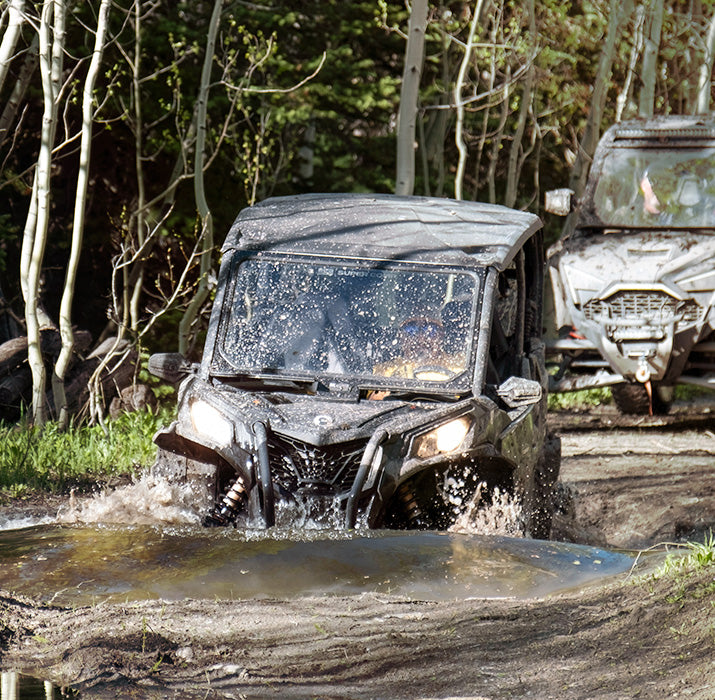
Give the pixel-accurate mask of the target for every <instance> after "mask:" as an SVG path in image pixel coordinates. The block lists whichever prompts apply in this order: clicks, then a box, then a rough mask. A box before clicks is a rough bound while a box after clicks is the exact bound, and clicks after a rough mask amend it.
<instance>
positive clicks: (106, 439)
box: [0, 408, 174, 495]
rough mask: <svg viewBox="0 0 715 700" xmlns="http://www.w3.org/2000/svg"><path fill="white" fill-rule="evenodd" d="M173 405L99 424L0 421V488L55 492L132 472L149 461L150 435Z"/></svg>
mask: <svg viewBox="0 0 715 700" xmlns="http://www.w3.org/2000/svg"><path fill="white" fill-rule="evenodd" d="M173 412H174V409H167V408H163V409H160V410H159V411H158V412H157V413H152V412H151V411H148V410H143V411H136V412H133V413H125V414H122V415H121V416H120V417H119V418H117V419H116V420H113V421H109V422H108V423H107V424H106V428H107V432H106V433H105V431H104V430H103V429H102V427H101V426H98V425H96V426H80V427H76V426H70V428H69V429H68V430H66V431H64V432H63V431H61V430H60V429H59V427H58V425H57V424H56V423H52V422H50V423H48V424H46V425H45V426H44V427H43V428H42V429H40V428H35V427H31V426H28V425H26V424H18V425H0V445H2V449H0V489H2V490H3V491H5V492H6V493H8V494H9V495H21V494H22V493H23V492H25V491H27V490H40V489H41V490H44V491H50V492H59V491H62V490H64V489H66V488H67V487H68V486H71V485H73V484H78V483H87V482H91V481H96V480H99V479H102V478H106V477H108V476H112V475H117V474H130V473H133V472H135V471H136V470H137V469H138V468H140V467H143V466H148V465H151V464H152V462H153V461H154V457H155V456H156V446H155V445H154V443H153V442H152V436H153V435H154V433H155V432H156V431H157V430H158V429H159V428H160V427H161V426H162V425H167V424H168V423H169V422H170V421H171V420H172V417H173Z"/></svg>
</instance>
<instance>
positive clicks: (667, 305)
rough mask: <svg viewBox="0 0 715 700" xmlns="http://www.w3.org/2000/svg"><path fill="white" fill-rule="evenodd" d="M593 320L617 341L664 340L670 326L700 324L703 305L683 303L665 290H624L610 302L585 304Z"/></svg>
mask: <svg viewBox="0 0 715 700" xmlns="http://www.w3.org/2000/svg"><path fill="white" fill-rule="evenodd" d="M582 311H583V315H584V316H585V317H586V319H588V320H589V321H594V322H596V323H600V324H603V325H605V326H607V327H608V334H609V336H611V337H613V338H614V339H615V340H628V339H635V338H653V339H658V338H661V337H663V335H664V334H665V329H666V327H667V326H669V325H671V324H674V326H675V328H676V329H677V328H678V326H683V325H685V326H687V325H690V324H693V323H697V321H698V320H699V319H700V316H701V314H702V311H703V310H702V309H701V308H700V306H699V305H698V304H697V303H696V302H695V301H693V300H692V299H688V300H685V301H682V300H680V299H676V298H675V297H673V296H671V295H670V294H667V293H666V292H663V291H661V290H656V289H653V290H649V289H645V290H623V291H620V292H616V293H615V294H612V295H611V296H610V297H608V298H607V299H592V300H591V301H589V302H587V303H586V304H584V305H583V308H582Z"/></svg>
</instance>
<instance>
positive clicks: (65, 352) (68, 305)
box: [52, 0, 111, 428]
mask: <svg viewBox="0 0 715 700" xmlns="http://www.w3.org/2000/svg"><path fill="white" fill-rule="evenodd" d="M110 3H111V0H102V2H101V4H100V7H99V16H98V18H97V31H96V33H95V38H94V50H93V51H92V60H91V62H90V64H89V68H88V70H87V77H86V78H85V82H84V90H83V92H82V138H81V143H80V152H79V172H78V174H77V192H76V195H75V205H74V218H73V221H72V246H71V250H70V257H69V261H68V263H67V275H66V278H65V286H64V289H63V292H62V301H61V303H60V319H59V320H60V335H61V337H62V349H61V351H60V354H59V357H58V358H57V362H56V363H55V371H54V373H53V375H52V394H53V397H54V403H55V411H56V413H57V420H58V421H59V424H60V427H62V428H66V427H67V425H68V423H69V414H68V412H67V398H66V395H65V387H64V381H65V375H66V373H67V368H68V367H69V363H70V359H71V357H72V351H73V349H74V333H73V331H72V302H73V300H74V288H75V281H76V279H77V267H78V265H79V257H80V253H81V251H82V240H83V234H84V218H85V206H86V199H87V182H88V179H89V162H90V155H91V149H92V120H93V117H94V110H93V103H94V86H95V83H96V80H97V75H98V74H99V68H100V65H101V63H102V53H103V51H104V41H105V36H106V33H107V18H108V16H109V8H110Z"/></svg>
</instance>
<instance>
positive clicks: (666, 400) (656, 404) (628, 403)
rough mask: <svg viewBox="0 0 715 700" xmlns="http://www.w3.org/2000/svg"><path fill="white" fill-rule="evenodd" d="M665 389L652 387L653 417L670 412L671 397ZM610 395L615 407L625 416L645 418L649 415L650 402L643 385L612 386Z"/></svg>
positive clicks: (630, 383) (656, 386)
mask: <svg viewBox="0 0 715 700" xmlns="http://www.w3.org/2000/svg"><path fill="white" fill-rule="evenodd" d="M670 393H671V392H670V391H669V390H668V388H667V387H661V386H658V385H654V386H653V415H660V416H663V415H665V414H666V413H668V411H669V410H670V405H671V403H672V397H671V396H670ZM611 394H612V395H613V401H614V402H615V404H616V407H617V408H618V410H619V411H620V412H621V413H624V414H626V415H637V416H647V415H649V414H650V400H649V399H648V392H647V390H646V388H645V385H644V384H639V383H638V384H636V383H634V382H628V383H625V384H614V385H613V386H612V387H611Z"/></svg>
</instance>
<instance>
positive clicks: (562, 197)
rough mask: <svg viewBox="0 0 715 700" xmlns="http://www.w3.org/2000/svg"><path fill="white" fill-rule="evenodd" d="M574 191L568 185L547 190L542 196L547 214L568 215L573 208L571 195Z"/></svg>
mask: <svg viewBox="0 0 715 700" xmlns="http://www.w3.org/2000/svg"><path fill="white" fill-rule="evenodd" d="M574 194H575V192H574V191H573V190H571V189H569V188H568V187H562V188H561V189H559V190H549V191H548V192H547V193H546V196H545V197H544V209H546V211H548V212H549V214H558V215H559V216H568V214H570V213H571V211H572V210H573V196H574Z"/></svg>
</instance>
